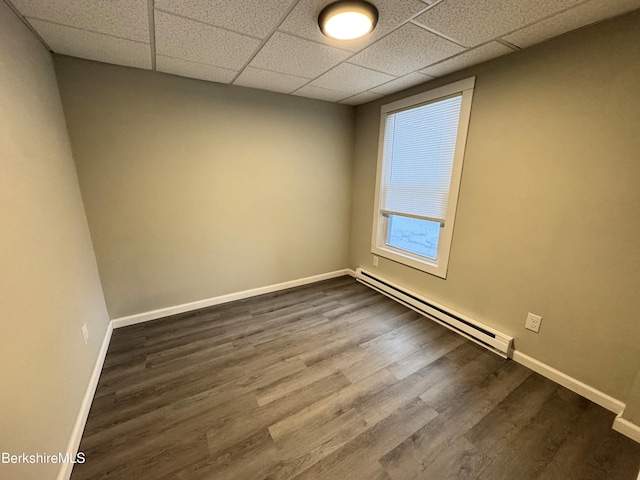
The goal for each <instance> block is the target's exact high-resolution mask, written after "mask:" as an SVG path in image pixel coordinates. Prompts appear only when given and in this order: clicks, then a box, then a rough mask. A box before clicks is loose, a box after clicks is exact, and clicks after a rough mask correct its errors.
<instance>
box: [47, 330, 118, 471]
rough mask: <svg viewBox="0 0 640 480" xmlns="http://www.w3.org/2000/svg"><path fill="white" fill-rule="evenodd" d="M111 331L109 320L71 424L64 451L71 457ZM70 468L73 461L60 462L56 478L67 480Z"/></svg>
mask: <svg viewBox="0 0 640 480" xmlns="http://www.w3.org/2000/svg"><path fill="white" fill-rule="evenodd" d="M111 333H113V325H112V324H111V322H109V324H108V325H107V331H106V332H105V334H104V338H103V339H102V345H100V350H99V351H98V358H96V363H95V364H94V365H93V371H92V372H91V377H90V378H89V384H88V385H87V389H86V390H85V392H84V397H83V398H82V403H81V404H80V410H79V411H78V416H77V417H76V422H75V424H74V425H73V430H71V437H70V438H69V443H68V444H67V449H66V452H69V453H71V456H72V457H75V455H76V453H78V448H79V447H80V440H82V433H83V432H84V427H85V425H86V423H87V417H89V410H91V403H93V396H94V395H95V393H96V388H97V387H98V380H100V373H102V366H103V365H104V359H105V358H106V356H107V350H108V349H109V342H110V341H111ZM72 470H73V463H62V464H61V465H60V470H59V471H58V476H57V477H56V478H57V480H69V478H70V477H71V471H72Z"/></svg>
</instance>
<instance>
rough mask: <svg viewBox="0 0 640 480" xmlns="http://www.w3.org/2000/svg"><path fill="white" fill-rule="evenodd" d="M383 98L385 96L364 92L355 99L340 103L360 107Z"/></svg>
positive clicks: (355, 96) (351, 98) (346, 99)
mask: <svg viewBox="0 0 640 480" xmlns="http://www.w3.org/2000/svg"><path fill="white" fill-rule="evenodd" d="M383 97H384V95H379V94H377V93H373V92H362V93H359V94H357V95H354V96H353V97H349V98H345V99H344V100H341V101H340V103H344V104H345V105H360V104H363V103H367V102H371V101H373V100H378V99H379V98H383Z"/></svg>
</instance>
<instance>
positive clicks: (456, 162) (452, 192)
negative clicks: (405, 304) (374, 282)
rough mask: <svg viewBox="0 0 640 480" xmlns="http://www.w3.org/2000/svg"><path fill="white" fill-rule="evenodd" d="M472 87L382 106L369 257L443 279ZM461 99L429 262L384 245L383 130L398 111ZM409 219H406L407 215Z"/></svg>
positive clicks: (462, 84)
mask: <svg viewBox="0 0 640 480" xmlns="http://www.w3.org/2000/svg"><path fill="white" fill-rule="evenodd" d="M474 87H475V77H470V78H466V79H464V80H460V81H458V82H454V83H451V84H449V85H444V86H442V87H438V88H434V89H432V90H427V91H426V92H423V93H419V94H417V95H412V96H411V97H407V98H404V99H401V100H398V101H395V102H391V103H388V104H385V105H382V107H381V108H380V133H379V139H378V164H377V173H376V189H375V200H374V208H373V229H372V235H371V253H372V254H374V255H378V256H380V257H383V258H387V259H389V260H393V261H395V262H399V263H401V264H403V265H406V266H409V267H412V268H415V269H418V270H421V271H423V272H426V273H429V274H432V275H435V276H438V277H441V278H447V270H448V266H449V256H450V252H451V242H452V239H453V227H454V223H455V216H456V209H457V206H458V194H459V192H460V181H461V178H462V167H463V163H464V153H465V148H466V143H467V133H468V131H469V120H470V118H471V102H472V100H473V90H474ZM456 95H461V96H462V101H461V105H460V117H459V120H458V132H457V135H456V148H455V153H454V158H453V169H452V171H451V184H450V185H449V195H448V203H447V212H446V216H445V223H444V226H443V225H442V224H441V225H440V233H439V236H438V247H437V253H436V260H431V259H429V258H427V257H424V256H422V255H417V254H414V253H411V252H408V251H406V250H401V249H399V248H396V247H392V246H390V245H387V243H386V240H387V236H388V227H389V216H388V215H387V214H383V213H382V212H381V210H382V209H381V205H380V202H381V194H380V192H381V187H382V185H381V182H382V172H383V171H384V169H383V167H384V161H385V159H384V152H385V148H384V147H385V145H384V139H385V127H386V124H387V116H388V115H389V114H393V113H396V112H399V111H402V110H409V109H412V108H416V107H420V106H422V105H425V104H428V103H434V102H436V101H440V100H445V99H446V98H450V97H452V96H456ZM407 216H408V217H410V215H407Z"/></svg>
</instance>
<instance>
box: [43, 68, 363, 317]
mask: <svg viewBox="0 0 640 480" xmlns="http://www.w3.org/2000/svg"><path fill="white" fill-rule="evenodd" d="M55 63H56V71H57V74H58V81H59V83H60V92H61V97H62V102H63V105H64V110H65V114H66V118H67V124H68V127H69V133H70V137H71V142H72V145H73V151H74V157H75V160H76V164H77V169H78V176H79V178H80V185H81V189H82V193H83V198H84V201H85V205H86V208H87V216H88V219H89V225H90V229H91V234H92V238H93V242H94V246H95V250H96V255H97V260H98V266H99V269H100V276H101V278H102V283H103V286H104V291H105V297H106V300H107V305H108V308H109V313H110V314H111V318H117V317H121V316H125V315H130V314H136V313H140V312H144V311H148V310H153V309H158V308H162V307H168V306H173V305H178V304H182V303H186V302H191V301H196V300H202V299H206V298H210V297H214V296H218V295H222V294H227V293H231V292H238V291H241V290H245V289H250V288H255V287H260V286H265V285H270V284H275V283H279V282H284V281H289V280H294V279H298V278H303V277H307V276H311V275H316V274H321V273H325V272H329V271H334V270H337V269H343V268H346V265H347V250H348V236H349V221H350V211H351V205H350V202H351V193H350V192H351V191H350V188H351V168H352V157H353V109H352V108H351V107H347V106H344V105H336V104H329V103H326V102H320V101H315V100H309V99H303V98H299V97H293V96H285V95H280V94H276V93H270V92H265V91H259V90H251V89H245V88H238V87H230V86H226V85H221V84H215V83H207V82H202V81H198V80H191V79H186V78H181V77H175V76H171V75H166V74H161V73H155V72H149V71H142V70H135V69H130V68H125V67H117V66H111V65H105V64H99V63H95V62H89V61H83V60H78V59H73V58H70V57H59V56H56V57H55Z"/></svg>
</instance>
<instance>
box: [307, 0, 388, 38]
mask: <svg viewBox="0 0 640 480" xmlns="http://www.w3.org/2000/svg"><path fill="white" fill-rule="evenodd" d="M377 22H378V10H377V9H376V7H374V6H373V5H371V4H370V3H369V2H365V1H363V0H341V1H339V2H334V3H331V4H329V5H327V6H326V7H324V9H323V10H322V11H321V12H320V16H319V17H318V24H319V25H320V30H322V33H324V34H325V35H326V36H327V37H331V38H335V39H338V40H353V39H354V38H359V37H362V36H364V35H366V34H367V33H369V32H371V31H372V30H373V29H374V28H375V26H376V23H377Z"/></svg>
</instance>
